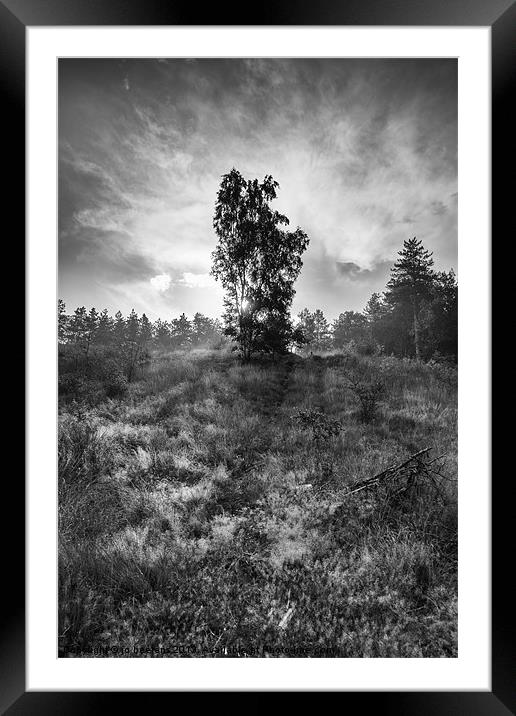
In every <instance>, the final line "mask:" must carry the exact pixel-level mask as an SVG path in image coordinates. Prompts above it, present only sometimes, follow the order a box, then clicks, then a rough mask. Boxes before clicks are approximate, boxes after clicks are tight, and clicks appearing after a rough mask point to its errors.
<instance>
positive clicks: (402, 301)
mask: <svg viewBox="0 0 516 716" xmlns="http://www.w3.org/2000/svg"><path fill="white" fill-rule="evenodd" d="M398 256H399V259H398V260H397V261H396V262H395V264H394V266H393V267H392V269H391V278H390V279H389V282H388V283H387V291H386V293H385V300H386V302H387V303H388V304H389V305H390V306H391V307H392V308H397V309H400V308H401V309H402V313H405V312H410V316H411V322H412V331H413V339H414V349H415V355H416V359H418V360H419V358H420V357H421V340H420V310H421V305H422V302H423V301H425V300H428V299H429V298H430V297H431V296H432V286H433V281H434V273H433V271H432V266H433V263H434V261H433V259H432V254H431V253H430V252H429V251H427V250H426V249H425V248H424V246H423V244H422V242H421V241H419V240H418V239H416V237H415V236H414V238H412V239H408V240H406V241H404V242H403V249H402V250H401V251H398Z"/></svg>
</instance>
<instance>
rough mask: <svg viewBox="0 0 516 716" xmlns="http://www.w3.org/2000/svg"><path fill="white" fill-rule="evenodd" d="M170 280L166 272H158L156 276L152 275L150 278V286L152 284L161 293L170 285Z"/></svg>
mask: <svg viewBox="0 0 516 716" xmlns="http://www.w3.org/2000/svg"><path fill="white" fill-rule="evenodd" d="M170 281H171V278H170V276H169V275H168V273H162V274H158V276H154V277H153V278H151V280H150V282H151V284H152V286H154V288H155V289H156V291H159V293H163V292H164V291H166V290H167V289H168V288H169V287H170Z"/></svg>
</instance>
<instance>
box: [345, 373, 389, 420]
mask: <svg viewBox="0 0 516 716" xmlns="http://www.w3.org/2000/svg"><path fill="white" fill-rule="evenodd" d="M348 385H349V388H350V389H351V390H352V391H353V393H354V394H355V396H356V397H357V398H358V401H359V403H360V410H359V415H360V418H361V420H363V421H364V422H365V423H370V422H372V421H373V420H374V419H375V418H376V416H377V413H378V408H379V405H380V403H381V402H382V400H383V398H384V397H385V393H386V386H385V383H384V381H383V380H382V379H381V378H370V379H361V378H357V377H351V378H348Z"/></svg>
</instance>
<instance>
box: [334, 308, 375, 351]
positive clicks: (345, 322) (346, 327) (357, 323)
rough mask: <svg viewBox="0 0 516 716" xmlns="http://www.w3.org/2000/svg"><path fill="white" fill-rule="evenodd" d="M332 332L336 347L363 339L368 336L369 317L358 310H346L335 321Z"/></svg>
mask: <svg viewBox="0 0 516 716" xmlns="http://www.w3.org/2000/svg"><path fill="white" fill-rule="evenodd" d="M332 333H333V346H334V347H335V348H343V347H344V346H346V345H348V344H349V343H351V342H352V341H354V342H355V343H358V342H360V341H363V340H364V339H365V338H366V337H367V318H366V317H365V316H364V315H363V314H362V313H358V312H357V311H344V313H341V314H340V315H339V317H338V318H336V319H335V320H334V321H333V324H332Z"/></svg>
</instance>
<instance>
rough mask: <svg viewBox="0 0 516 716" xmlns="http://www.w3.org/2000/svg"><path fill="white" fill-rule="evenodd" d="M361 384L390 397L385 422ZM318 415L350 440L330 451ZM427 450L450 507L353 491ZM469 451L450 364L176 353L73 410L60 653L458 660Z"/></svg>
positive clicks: (65, 466) (424, 496)
mask: <svg viewBox="0 0 516 716" xmlns="http://www.w3.org/2000/svg"><path fill="white" fill-rule="evenodd" d="M350 376H353V377H354V378H355V379H358V380H361V381H363V382H364V384H369V383H371V381H373V382H374V381H375V380H377V381H380V382H381V384H382V386H383V391H384V392H383V394H382V395H381V396H380V397H378V396H377V398H376V399H375V400H374V401H373V402H374V405H373V409H374V408H376V410H373V413H374V414H370V415H368V416H364V414H363V410H362V408H363V406H362V404H361V402H360V397H359V395H358V393H357V391H355V390H353V389H352V388H351V387H350V385H349V377H350ZM380 398H381V400H380ZM314 410H317V411H320V412H322V413H324V415H326V416H327V417H328V418H331V419H334V420H336V421H339V423H340V425H341V426H342V429H341V430H340V431H339V432H338V433H337V434H332V435H329V436H327V437H325V438H323V439H321V440H317V439H314V434H313V431H311V430H310V429H307V428H306V427H304V426H303V425H302V424H301V422H300V421H299V420H298V419H296V415H297V414H298V413H299V412H300V411H314ZM427 447H431V448H432V455H435V456H437V455H441V454H443V453H445V454H446V457H445V458H444V461H445V462H444V466H443V470H442V471H443V475H444V476H445V477H446V478H447V479H446V480H445V481H444V482H443V488H442V491H441V493H440V494H437V493H436V492H435V491H433V490H430V489H428V490H425V488H424V485H423V488H422V489H420V490H419V491H418V492H417V493H414V494H412V493H410V494H409V493H407V494H405V493H404V494H402V495H401V496H400V495H395V494H394V493H393V491H392V490H388V489H386V488H385V489H382V487H381V486H380V487H378V488H377V489H370V490H363V491H361V492H358V493H356V494H354V495H346V492H347V491H348V490H349V488H350V486H351V485H352V484H354V483H355V482H357V481H360V480H364V479H367V478H369V477H371V476H373V475H375V474H376V473H378V472H380V471H381V470H382V469H384V468H386V467H388V466H390V465H393V464H396V463H400V462H402V461H403V460H404V459H405V458H407V457H408V456H410V455H411V454H413V453H415V452H417V451H418V450H421V449H423V448H427ZM456 455H457V374H456V369H455V368H453V367H448V366H443V365H441V364H424V363H419V362H416V361H412V360H400V359H395V358H389V357H378V356H373V357H362V356H356V355H351V354H350V355H345V354H335V355H326V356H313V357H307V358H302V357H299V356H295V355H288V356H285V357H283V358H281V359H278V360H277V361H276V362H273V361H265V360H263V361H261V362H252V363H250V364H241V363H240V362H239V360H238V359H237V357H235V356H234V355H232V354H231V353H229V352H228V353H226V352H224V351H212V352H209V351H197V352H195V351H193V352H191V353H170V354H168V355H167V354H163V355H155V356H154V359H153V362H152V363H151V365H150V366H149V367H148V368H147V369H146V372H145V374H144V375H141V376H140V378H139V380H137V381H135V382H134V383H132V384H130V386H129V391H128V393H127V394H126V395H125V396H124V397H123V398H120V399H111V400H109V399H105V400H103V401H100V402H94V403H93V404H92V403H88V402H83V403H77V402H71V401H69V400H62V403H61V405H60V416H59V542H60V546H59V580H60V585H59V590H60V601H59V615H60V616H59V637H60V638H59V643H60V653H61V655H63V656H76V655H81V654H82V655H84V656H88V655H91V654H92V653H94V654H98V655H99V656H102V655H109V656H113V655H119V656H151V655H154V656H159V655H160V654H162V655H164V656H171V655H174V654H177V655H181V656H184V655H191V656H205V657H212V656H222V657H223V656H272V657H280V656H305V657H306V656H314V657H317V656H342V657H450V656H456V655H457V543H456V521H457V495H456V469H457V466H456Z"/></svg>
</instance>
